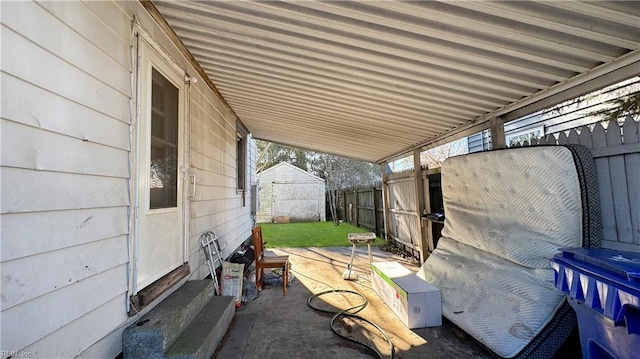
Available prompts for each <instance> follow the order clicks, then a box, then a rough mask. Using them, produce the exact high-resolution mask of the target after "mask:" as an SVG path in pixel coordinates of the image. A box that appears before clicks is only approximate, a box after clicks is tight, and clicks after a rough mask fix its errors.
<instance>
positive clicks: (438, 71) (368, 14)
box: [143, 0, 640, 162]
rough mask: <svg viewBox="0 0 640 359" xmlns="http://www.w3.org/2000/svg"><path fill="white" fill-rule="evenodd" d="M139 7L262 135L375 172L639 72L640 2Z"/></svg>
mask: <svg viewBox="0 0 640 359" xmlns="http://www.w3.org/2000/svg"><path fill="white" fill-rule="evenodd" d="M143 4H144V5H145V7H146V8H147V9H148V10H149V11H150V12H151V14H152V15H154V16H155V17H156V18H157V19H158V20H159V21H160V22H161V23H162V22H163V21H165V20H166V22H167V23H168V26H170V28H171V29H172V30H173V31H175V33H176V34H177V37H178V38H179V39H180V41H182V43H183V44H184V46H185V50H188V52H190V53H191V54H192V55H193V57H194V58H195V60H196V61H197V63H198V64H199V65H200V66H201V70H202V72H203V75H204V74H205V73H206V75H207V76H208V77H209V79H210V80H211V82H212V83H213V84H215V87H217V89H218V90H219V92H220V93H221V95H222V97H224V99H225V100H226V102H227V103H228V104H229V106H230V107H231V109H232V110H233V111H234V112H235V113H236V115H237V116H238V118H239V119H240V120H241V121H242V122H243V123H244V125H245V126H246V127H247V128H248V129H249V130H250V131H251V132H252V133H253V135H254V138H257V139H263V140H267V141H272V142H277V143H282V144H287V145H291V146H295V147H300V148H306V149H312V150H315V151H319V152H326V153H333V154H337V155H342V156H347V157H352V158H357V159H362V160H366V161H370V162H382V161H385V160H389V159H392V158H395V157H397V156H399V155H401V154H404V153H407V152H409V151H411V150H412V149H414V148H425V147H431V146H433V145H436V144H438V143H442V142H448V141H450V140H453V139H455V138H459V137H463V136H467V135H470V134H472V133H475V132H478V131H481V130H483V129H486V128H488V123H489V120H490V119H491V118H494V117H498V116H499V117H501V118H502V119H503V120H504V121H505V122H508V121H510V120H513V119H515V118H517V117H520V116H522V115H525V114H529V113H532V112H535V111H537V110H541V109H544V108H547V107H549V106H551V105H554V104H557V103H560V102H562V101H565V100H567V99H571V98H573V97H576V96H578V95H581V94H584V93H587V92H589V91H592V90H595V89H598V88H601V87H604V86H607V85H609V84H612V83H615V82H618V81H620V80H623V79H625V78H628V77H631V76H634V75H636V74H637V73H640V6H639V5H638V3H637V2H635V1H630V2H624V1H622V2H610V1H607V2H574V1H513V2H509V1H500V2H485V1H482V2H477V1H454V2H438V1H415V2H391V1H360V2H358V1H329V2H316V1H293V2H280V1H278V2H272V1H269V2H247V1H209V2H192V1H179V2H175V1H156V0H154V1H153V2H147V1H144V2H143ZM165 25H166V24H165ZM168 26H167V27H168Z"/></svg>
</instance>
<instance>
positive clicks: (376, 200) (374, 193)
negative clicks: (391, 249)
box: [338, 183, 384, 237]
mask: <svg viewBox="0 0 640 359" xmlns="http://www.w3.org/2000/svg"><path fill="white" fill-rule="evenodd" d="M338 199H339V200H340V203H339V208H340V209H341V212H342V216H341V219H342V220H343V221H345V222H347V223H350V224H352V225H354V226H357V227H361V228H365V229H368V230H370V231H371V232H375V233H376V235H378V236H381V237H384V208H383V206H382V204H383V203H382V184H381V183H378V184H375V185H373V186H370V187H358V188H350V189H347V190H344V191H342V192H340V193H339V194H338Z"/></svg>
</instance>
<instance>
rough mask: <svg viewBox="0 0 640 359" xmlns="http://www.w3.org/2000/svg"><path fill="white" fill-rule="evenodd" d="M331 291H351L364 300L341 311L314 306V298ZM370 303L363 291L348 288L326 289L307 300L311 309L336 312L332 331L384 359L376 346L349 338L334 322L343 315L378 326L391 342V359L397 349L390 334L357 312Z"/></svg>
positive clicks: (331, 323) (332, 321) (330, 324)
mask: <svg viewBox="0 0 640 359" xmlns="http://www.w3.org/2000/svg"><path fill="white" fill-rule="evenodd" d="M331 293H349V294H354V295H356V296H359V297H360V298H362V302H361V303H359V304H357V305H354V306H352V307H349V308H347V309H343V310H341V311H339V312H335V311H332V310H326V309H320V308H318V307H314V306H313V305H312V304H311V302H313V300H314V299H316V298H318V297H321V296H323V295H326V294H331ZM368 304H369V301H368V300H367V298H365V296H364V295H362V294H361V293H358V292H355V291H352V290H348V289H331V290H326V291H323V292H320V293H316V294H314V295H312V296H311V297H309V299H308V300H307V305H308V306H309V307H310V308H311V309H313V310H316V311H318V312H322V313H330V314H335V315H334V316H333V318H331V322H330V323H329V327H330V328H331V331H332V332H333V333H334V334H335V335H337V336H339V337H341V338H344V339H346V340H348V341H350V342H353V343H356V344H359V345H362V346H364V347H365V348H367V349H368V350H370V351H371V352H373V353H376V355H377V356H378V358H380V359H384V358H383V356H382V354H381V353H380V352H379V351H378V350H376V348H374V347H373V346H372V345H369V344H367V343H363V342H359V341H357V340H355V339H352V338H349V337H348V336H346V335H343V334H340V333H339V332H338V331H337V330H336V328H335V327H334V323H335V321H336V320H337V319H338V318H339V317H341V316H343V317H350V318H355V319H358V320H362V321H363V322H366V323H368V324H370V325H371V326H373V327H374V328H376V329H377V330H378V331H379V332H380V333H381V334H382V336H383V337H384V338H385V339H386V341H387V343H388V344H389V349H390V352H391V354H390V355H389V358H390V359H393V353H394V351H395V349H394V347H393V343H392V342H391V339H390V338H389V336H388V335H387V333H386V332H385V331H384V330H383V329H382V328H380V327H379V326H378V325H377V324H375V323H374V322H372V321H370V320H367V319H365V318H362V317H361V316H358V315H356V313H358V312H360V311H361V310H363V309H364V308H366V307H367V305H368Z"/></svg>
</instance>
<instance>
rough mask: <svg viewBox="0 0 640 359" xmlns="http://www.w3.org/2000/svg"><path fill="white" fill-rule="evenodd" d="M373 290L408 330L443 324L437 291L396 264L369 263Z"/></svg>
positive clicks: (438, 292)
mask: <svg viewBox="0 0 640 359" xmlns="http://www.w3.org/2000/svg"><path fill="white" fill-rule="evenodd" d="M371 277H372V280H371V282H372V283H373V289H374V290H375V291H376V293H378V295H379V296H380V298H382V300H383V301H384V302H385V303H387V305H388V306H389V308H391V310H392V311H393V312H394V313H395V314H396V315H397V316H398V318H400V320H401V321H402V323H404V325H406V326H407V327H408V328H409V329H414V328H425V327H437V326H440V325H442V303H441V297H440V290H439V289H438V288H436V287H434V286H433V285H431V284H429V283H428V282H426V281H425V280H424V279H422V278H420V277H418V276H417V275H415V273H413V272H411V271H410V270H408V269H407V268H405V267H403V266H402V265H401V264H400V263H398V262H375V263H372V264H371Z"/></svg>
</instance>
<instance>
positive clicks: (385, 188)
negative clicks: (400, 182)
mask: <svg viewBox="0 0 640 359" xmlns="http://www.w3.org/2000/svg"><path fill="white" fill-rule="evenodd" d="M380 170H381V171H382V210H383V214H384V216H383V217H384V239H385V240H386V241H387V242H389V238H390V237H389V223H391V222H390V219H389V185H388V184H387V180H388V178H387V162H382V163H381V164H380Z"/></svg>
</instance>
